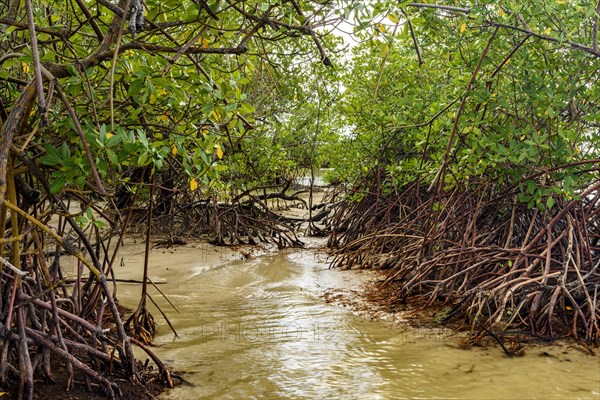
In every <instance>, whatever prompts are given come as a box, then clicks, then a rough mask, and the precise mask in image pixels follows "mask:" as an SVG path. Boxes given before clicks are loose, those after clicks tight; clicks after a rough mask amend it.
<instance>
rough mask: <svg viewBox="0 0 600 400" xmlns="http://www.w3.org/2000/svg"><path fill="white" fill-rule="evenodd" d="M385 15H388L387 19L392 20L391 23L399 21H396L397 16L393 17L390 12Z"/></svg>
mask: <svg viewBox="0 0 600 400" xmlns="http://www.w3.org/2000/svg"><path fill="white" fill-rule="evenodd" d="M387 17H388V19H389V20H390V21H392V22H393V23H395V24H397V23H398V22H399V21H398V18H396V17H395V16H394V15H392V14H388V15H387Z"/></svg>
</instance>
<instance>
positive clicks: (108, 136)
mask: <svg viewBox="0 0 600 400" xmlns="http://www.w3.org/2000/svg"><path fill="white" fill-rule="evenodd" d="M113 136H115V135H113V134H112V133H110V132H106V140H108V139H110V138H111V137H113Z"/></svg>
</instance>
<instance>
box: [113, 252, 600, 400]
mask: <svg viewBox="0 0 600 400" xmlns="http://www.w3.org/2000/svg"><path fill="white" fill-rule="evenodd" d="M151 260H152V264H153V266H154V267H153V270H152V271H151V275H152V276H156V278H157V279H158V278H162V279H165V280H166V281H167V282H168V283H167V284H165V285H162V286H161V290H163V291H164V292H166V293H168V294H169V297H170V299H171V300H172V301H173V302H174V303H175V304H176V306H177V307H178V308H179V310H180V311H181V313H179V314H177V313H175V312H170V313H169V318H170V319H171V322H172V323H173V325H174V326H175V328H176V329H177V332H178V333H179V337H178V338H177V339H174V338H173V334H172V333H171V332H170V331H169V330H168V329H167V328H166V327H165V325H164V324H163V325H162V326H161V329H160V333H159V335H158V336H157V337H156V340H155V342H156V343H157V344H160V347H159V348H157V349H156V352H157V353H158V355H159V356H160V357H161V358H162V359H163V360H164V361H165V362H166V363H167V364H169V365H171V366H172V367H173V368H174V369H175V370H177V371H185V376H186V378H187V379H188V380H190V381H191V382H192V383H193V384H194V386H193V387H189V386H181V387H178V388H176V389H173V390H171V391H169V392H167V393H165V394H164V395H163V396H162V397H161V398H164V399H199V398H206V399H251V398H257V399H263V398H268V399H464V398H469V399H482V398H488V399H600V387H599V386H600V363H599V361H600V360H599V358H598V357H591V356H587V355H583V354H582V353H580V352H579V351H578V350H575V349H567V348H566V347H565V348H562V347H552V348H546V349H544V350H540V349H530V350H529V352H528V355H526V356H525V357H521V358H513V359H509V358H507V357H505V356H504V355H503V354H502V353H501V352H500V351H499V350H498V349H497V348H490V349H479V348H473V349H470V350H460V349H457V348H454V347H453V346H451V344H453V343H455V342H456V339H455V338H453V337H449V336H448V335H447V334H446V333H444V332H443V331H436V330H403V331H400V330H399V329H398V328H390V327H387V326H385V325H384V324H382V323H377V322H371V321H367V320H364V319H362V318H360V317H357V316H354V315H352V313H350V312H349V311H348V310H346V309H344V308H342V307H339V306H335V305H331V304H326V303H324V302H323V300H322V299H321V298H320V297H319V293H320V291H321V290H322V288H323V287H332V286H333V287H335V286H337V287H341V286H344V285H345V281H344V280H345V279H346V278H345V277H347V276H348V274H349V273H348V272H342V271H335V270H329V269H327V265H326V264H324V263H323V262H321V260H319V259H318V258H317V257H316V256H315V253H313V252H311V251H310V250H300V251H294V252H287V253H280V254H277V255H275V256H264V257H259V258H256V259H253V260H247V261H232V262H228V263H225V264H224V265H223V264H222V263H221V265H219V263H215V262H212V263H211V262H210V260H207V259H205V260H201V258H200V257H199V256H197V255H195V254H194V251H193V250H191V251H190V252H189V254H187V258H185V257H184V258H183V259H177V258H173V256H172V255H169V254H168V253H167V254H160V253H157V254H153V255H152V259H151ZM175 263H176V264H175ZM128 270H130V269H128ZM131 271H132V270H131ZM123 274H125V275H126V273H125V272H122V275H123ZM137 290H138V288H137V287H136V286H134V285H121V286H120V287H119V298H120V300H121V301H122V302H125V303H127V302H130V303H132V304H134V303H135V302H136V296H137ZM154 315H155V316H158V315H159V314H158V312H154ZM449 344H450V345H449ZM567 350H568V351H567ZM543 351H546V352H547V353H550V356H549V357H542V356H541V355H540V354H542V352H543Z"/></svg>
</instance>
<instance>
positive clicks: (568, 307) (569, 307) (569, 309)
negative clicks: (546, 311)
mask: <svg viewBox="0 0 600 400" xmlns="http://www.w3.org/2000/svg"><path fill="white" fill-rule="evenodd" d="M565 308H566V309H567V311H572V310H573V307H571V306H566V307H565Z"/></svg>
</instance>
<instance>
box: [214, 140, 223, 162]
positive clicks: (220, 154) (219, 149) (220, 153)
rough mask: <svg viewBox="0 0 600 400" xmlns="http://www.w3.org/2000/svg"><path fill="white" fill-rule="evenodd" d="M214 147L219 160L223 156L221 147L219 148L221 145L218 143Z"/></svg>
mask: <svg viewBox="0 0 600 400" xmlns="http://www.w3.org/2000/svg"><path fill="white" fill-rule="evenodd" d="M215 147H216V148H217V157H219V160H221V159H222V158H223V149H221V145H218V144H217V145H216V146H215Z"/></svg>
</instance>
